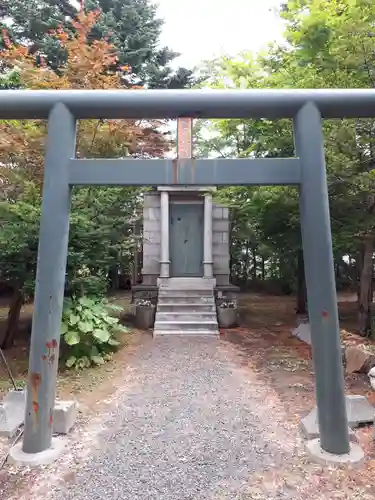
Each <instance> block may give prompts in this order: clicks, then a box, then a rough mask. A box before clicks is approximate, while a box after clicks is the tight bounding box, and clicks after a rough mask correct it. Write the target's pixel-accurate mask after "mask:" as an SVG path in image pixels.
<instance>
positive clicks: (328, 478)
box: [221, 294, 375, 500]
mask: <svg viewBox="0 0 375 500" xmlns="http://www.w3.org/2000/svg"><path fill="white" fill-rule="evenodd" d="M339 300H340V302H339V312H340V324H341V327H342V337H343V338H348V337H350V338H353V334H352V333H351V331H354V329H355V325H356V321H355V317H356V304H355V302H354V301H353V298H352V297H351V296H343V297H340V298H339ZM239 304H240V308H241V313H242V314H241V316H242V326H241V327H240V328H236V329H233V330H225V331H222V332H221V333H222V336H223V338H224V339H226V340H228V341H229V342H230V343H232V344H233V345H235V346H236V349H238V351H239V353H240V356H241V358H242V363H243V365H244V367H249V368H250V369H251V370H252V371H256V372H258V373H259V374H261V375H262V377H264V379H265V381H267V382H268V383H269V385H270V386H271V387H272V389H273V390H274V391H276V393H277V398H278V400H280V401H282V402H283V403H284V408H285V409H286V410H287V412H288V414H289V419H290V423H291V424H293V422H294V423H295V426H294V428H295V429H297V428H298V425H299V422H300V420H301V416H304V415H306V414H307V413H309V411H310V410H311V409H312V408H313V407H314V406H315V392H314V373H313V367H312V354H311V347H310V346H308V345H307V344H305V343H304V342H302V341H300V340H299V339H297V338H295V337H293V336H291V331H292V330H293V328H295V326H296V318H295V314H294V307H295V300H294V298H292V297H272V296H264V295H255V294H251V295H246V296H242V297H240V300H239ZM354 339H355V340H356V341H357V342H362V341H363V340H362V339H360V338H358V337H357V336H354ZM366 342H369V343H374V342H373V341H371V340H370V341H366ZM345 388H346V393H347V394H360V395H363V396H366V397H367V398H368V400H369V401H370V402H371V403H372V404H375V391H373V390H372V389H371V387H370V384H369V381H368V377H367V376H366V375H362V374H353V375H348V374H346V376H345ZM356 435H357V437H358V439H359V443H360V445H361V446H362V448H363V450H364V451H365V454H366V462H365V464H364V465H363V466H361V467H360V468H359V469H353V470H348V469H347V468H343V469H334V468H332V470H331V471H329V472H328V474H327V471H325V473H324V474H323V471H322V470H320V469H319V468H317V469H316V488H318V489H319V490H320V491H321V498H322V499H323V498H324V499H326V498H327V499H331V498H332V499H334V498H347V497H346V496H345V497H344V496H343V492H344V490H345V492H347V491H350V492H351V498H352V499H353V500H354V499H361V500H364V499H365V498H366V499H367V498H375V484H374V474H375V442H374V441H373V437H372V435H373V426H372V425H371V426H364V427H362V428H359V429H357V430H356ZM300 467H303V464H299V465H298V464H296V468H300ZM306 470H307V468H306ZM293 472H294V471H293V470H289V471H288V470H283V471H274V473H273V474H271V477H270V478H268V480H269V481H271V482H273V483H274V487H275V488H276V489H277V487H280V488H281V487H284V486H285V482H287V481H288V479H289V478H290V479H291V478H292V477H293ZM291 480H292V479H291ZM258 481H260V482H264V481H265V477H264V476H262V477H261V478H258ZM335 485H337V491H335V490H333V488H334V487H335ZM364 490H365V491H367V492H368V495H369V496H368V497H367V495H366V496H364V493H363V491H364ZM359 491H360V492H359ZM327 492H329V496H325V495H327V494H328V493H327ZM306 494H307V495H308V496H309V495H312V491H306Z"/></svg>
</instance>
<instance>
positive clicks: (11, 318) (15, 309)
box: [0, 287, 25, 349]
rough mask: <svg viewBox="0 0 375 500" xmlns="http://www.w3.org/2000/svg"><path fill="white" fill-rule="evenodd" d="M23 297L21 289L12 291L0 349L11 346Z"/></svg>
mask: <svg viewBox="0 0 375 500" xmlns="http://www.w3.org/2000/svg"><path fill="white" fill-rule="evenodd" d="M24 300H25V297H24V294H23V290H22V287H16V288H15V289H14V291H13V296H12V300H11V303H10V306H9V312H8V319H7V325H6V329H5V333H4V335H3V337H2V339H1V341H0V347H1V349H9V348H10V347H12V346H13V343H14V337H15V335H16V333H17V330H18V325H19V321H20V316H21V309H22V306H23V303H24Z"/></svg>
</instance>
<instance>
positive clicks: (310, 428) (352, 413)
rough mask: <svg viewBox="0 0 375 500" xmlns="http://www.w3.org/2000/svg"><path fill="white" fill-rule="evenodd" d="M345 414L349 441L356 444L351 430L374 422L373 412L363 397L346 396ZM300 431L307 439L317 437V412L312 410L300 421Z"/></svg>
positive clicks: (374, 411)
mask: <svg viewBox="0 0 375 500" xmlns="http://www.w3.org/2000/svg"><path fill="white" fill-rule="evenodd" d="M345 401H346V412H347V416H348V425H349V428H350V430H349V439H350V441H351V442H356V437H355V434H354V432H353V431H352V430H351V429H354V428H356V427H358V426H359V425H361V424H370V423H372V422H373V420H374V413H375V410H374V408H373V406H372V405H371V404H370V403H369V402H368V401H367V399H366V398H365V397H364V396H346V398H345ZM301 429H302V432H303V434H304V435H305V436H306V437H307V438H308V439H315V438H317V437H319V426H318V412H317V409H316V408H314V409H313V410H312V411H311V412H310V413H309V414H308V415H307V416H306V417H304V418H303V419H302V420H301Z"/></svg>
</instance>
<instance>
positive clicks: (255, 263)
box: [251, 248, 257, 280]
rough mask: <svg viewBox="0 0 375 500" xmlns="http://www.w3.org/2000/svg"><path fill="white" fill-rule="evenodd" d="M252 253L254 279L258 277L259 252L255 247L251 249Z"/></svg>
mask: <svg viewBox="0 0 375 500" xmlns="http://www.w3.org/2000/svg"><path fill="white" fill-rule="evenodd" d="M251 253H252V261H253V269H252V276H253V280H256V279H257V252H256V250H255V248H253V249H252V250H251Z"/></svg>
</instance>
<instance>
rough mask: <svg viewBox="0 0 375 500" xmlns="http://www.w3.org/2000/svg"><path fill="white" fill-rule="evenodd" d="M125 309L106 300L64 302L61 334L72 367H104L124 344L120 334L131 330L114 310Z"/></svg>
mask: <svg viewBox="0 0 375 500" xmlns="http://www.w3.org/2000/svg"><path fill="white" fill-rule="evenodd" d="M111 309H112V310H113V311H122V308H121V307H119V306H115V305H113V304H109V303H108V301H107V300H105V299H103V298H90V297H79V298H77V297H73V298H71V299H66V300H65V303H64V310H63V319H62V325H61V335H62V337H63V340H64V342H65V344H66V345H67V346H68V358H67V360H66V362H65V365H66V366H67V367H68V368H71V367H73V366H74V367H75V368H85V367H89V366H91V365H92V364H95V365H102V364H103V363H105V361H108V360H110V359H111V357H112V353H113V352H114V351H115V350H116V348H117V347H118V346H119V345H120V342H118V340H117V338H116V333H118V332H120V331H125V332H126V331H127V329H126V328H125V327H123V326H122V325H120V323H119V318H118V317H114V316H113V315H111V314H110V310H111Z"/></svg>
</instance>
